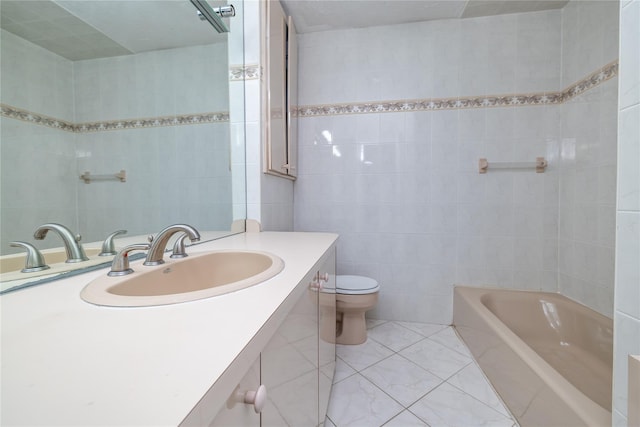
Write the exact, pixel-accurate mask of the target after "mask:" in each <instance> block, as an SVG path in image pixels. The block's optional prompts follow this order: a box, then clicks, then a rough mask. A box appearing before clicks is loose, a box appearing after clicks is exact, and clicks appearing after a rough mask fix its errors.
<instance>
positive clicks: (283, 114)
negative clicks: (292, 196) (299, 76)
mask: <svg viewBox="0 0 640 427" xmlns="http://www.w3.org/2000/svg"><path fill="white" fill-rule="evenodd" d="M265 7H266V9H267V10H266V13H267V18H266V20H267V28H266V32H267V34H266V42H267V43H266V58H265V60H266V62H267V78H266V80H267V93H266V95H267V96H266V101H267V105H266V110H267V111H266V117H265V126H266V136H267V141H266V143H267V150H266V151H267V153H266V154H267V170H268V171H270V172H275V173H277V174H285V175H286V174H287V169H288V165H287V136H288V135H287V77H286V72H287V55H286V54H287V51H286V42H287V18H286V16H285V14H284V11H283V10H282V7H281V6H280V2H278V1H268V2H266V3H265Z"/></svg>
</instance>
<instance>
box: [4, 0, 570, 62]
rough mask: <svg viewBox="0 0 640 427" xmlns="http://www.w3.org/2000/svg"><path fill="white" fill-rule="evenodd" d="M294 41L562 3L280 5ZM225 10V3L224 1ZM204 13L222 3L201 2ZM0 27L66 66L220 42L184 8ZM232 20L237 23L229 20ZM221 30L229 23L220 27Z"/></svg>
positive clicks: (75, 14)
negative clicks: (292, 28) (291, 22)
mask: <svg viewBox="0 0 640 427" xmlns="http://www.w3.org/2000/svg"><path fill="white" fill-rule="evenodd" d="M281 1H282V4H283V7H284V9H285V10H286V12H287V13H288V14H289V15H291V16H293V18H294V20H295V22H296V29H297V31H298V32H299V33H307V32H314V31H325V30H335V29H344V28H362V27H371V26H377V25H392V24H401V23H408V22H417V21H430V20H437V19H455V18H469V17H477V16H487V15H499V14H505V13H521V12H531V11H537V10H544V9H558V8H561V7H563V6H564V5H565V4H566V3H567V2H568V0H281ZM228 2H229V3H233V0H229V1H228ZM209 3H210V4H211V5H212V6H214V7H215V6H219V5H221V4H225V3H227V1H224V0H209ZM0 15H1V17H2V20H1V21H0V25H1V27H2V28H3V29H5V30H7V31H9V32H11V33H14V34H16V35H18V36H20V37H22V38H24V39H26V40H29V41H31V42H32V43H35V44H38V45H40V46H42V47H44V48H45V49H48V50H50V51H52V52H54V53H57V54H59V55H61V56H64V57H66V58H68V59H70V60H80V59H93V58H101V57H108V56H118V55H127V54H131V53H139V52H145V51H151V50H158V49H169V48H176V47H184V46H193V45H202V44H208V43H213V42H216V41H221V40H225V35H224V34H218V33H217V32H216V31H215V30H213V28H211V27H210V26H209V24H208V23H207V22H206V21H200V20H199V19H198V17H197V16H196V10H195V8H194V7H193V5H192V4H191V2H190V1H189V0H102V1H96V0H0ZM230 19H231V20H233V19H239V18H230ZM225 21H226V22H227V23H230V22H233V21H229V20H228V19H225Z"/></svg>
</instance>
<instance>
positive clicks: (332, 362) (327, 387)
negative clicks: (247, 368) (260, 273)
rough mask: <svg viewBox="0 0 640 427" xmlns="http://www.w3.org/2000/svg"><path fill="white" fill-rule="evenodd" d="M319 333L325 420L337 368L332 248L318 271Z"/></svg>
mask: <svg viewBox="0 0 640 427" xmlns="http://www.w3.org/2000/svg"><path fill="white" fill-rule="evenodd" d="M318 281H319V284H320V292H319V294H318V296H319V311H318V316H319V321H318V327H319V331H318V332H319V334H318V338H319V339H318V359H319V366H320V375H319V417H320V423H321V424H322V423H323V422H324V419H325V417H326V415H327V407H328V406H329V395H330V394H331V385H332V384H333V374H334V373H335V370H336V256H335V250H332V251H331V253H330V254H329V256H328V258H327V260H326V261H325V262H324V263H323V264H322V266H321V267H320V270H319V271H318Z"/></svg>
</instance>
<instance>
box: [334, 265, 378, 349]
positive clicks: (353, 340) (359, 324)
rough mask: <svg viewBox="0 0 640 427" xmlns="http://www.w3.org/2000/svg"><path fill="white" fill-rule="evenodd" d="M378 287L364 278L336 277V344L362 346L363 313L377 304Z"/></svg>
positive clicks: (369, 279)
mask: <svg viewBox="0 0 640 427" xmlns="http://www.w3.org/2000/svg"><path fill="white" fill-rule="evenodd" d="M379 289H380V285H378V282H377V281H375V280H374V279H371V278H369V277H364V276H336V314H337V315H336V321H337V330H336V343H338V344H362V343H363V342H365V341H366V340H367V324H366V321H365V318H364V313H365V312H366V311H367V310H371V309H372V308H373V307H375V306H376V304H377V302H378V290H379Z"/></svg>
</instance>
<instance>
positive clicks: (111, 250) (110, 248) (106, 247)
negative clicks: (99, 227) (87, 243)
mask: <svg viewBox="0 0 640 427" xmlns="http://www.w3.org/2000/svg"><path fill="white" fill-rule="evenodd" d="M120 234H127V230H118V231H114V232H113V233H111V234H109V235H108V236H107V238H106V239H104V242H103V243H102V250H101V251H100V253H99V254H98V256H109V255H115V254H116V253H117V252H116V246H115V244H114V243H113V240H114V238H115V237H116V236H119V235H120Z"/></svg>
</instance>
